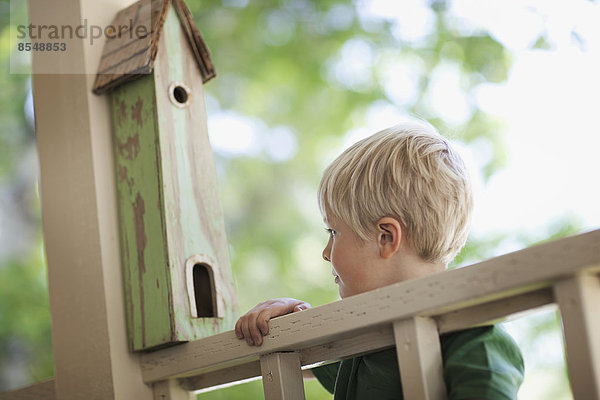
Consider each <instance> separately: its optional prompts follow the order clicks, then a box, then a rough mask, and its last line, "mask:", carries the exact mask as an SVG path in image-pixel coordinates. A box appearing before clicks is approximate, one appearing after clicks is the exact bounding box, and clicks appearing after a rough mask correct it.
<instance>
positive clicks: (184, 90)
mask: <svg viewBox="0 0 600 400" xmlns="http://www.w3.org/2000/svg"><path fill="white" fill-rule="evenodd" d="M191 97H192V92H191V90H190V88H188V87H187V86H186V85H185V84H183V83H181V82H174V83H172V84H171V86H169V99H170V100H171V103H173V104H174V105H176V106H177V107H180V108H185V107H187V106H188V105H189V104H190V100H191Z"/></svg>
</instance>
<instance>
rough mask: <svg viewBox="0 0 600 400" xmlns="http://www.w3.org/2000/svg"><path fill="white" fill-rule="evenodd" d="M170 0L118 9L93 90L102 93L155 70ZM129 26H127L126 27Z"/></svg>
mask: <svg viewBox="0 0 600 400" xmlns="http://www.w3.org/2000/svg"><path fill="white" fill-rule="evenodd" d="M170 5H171V0H140V1H138V2H137V3H135V4H133V5H131V6H129V7H127V8H125V9H123V10H121V11H119V13H118V14H117V15H116V17H115V18H114V20H113V21H112V22H111V24H110V25H111V26H112V27H114V28H115V31H114V32H113V33H109V35H110V37H109V38H108V39H107V40H106V44H105V46H104V51H103V54H102V58H101V60H100V65H99V66H98V74H97V76H96V82H95V83H94V88H93V90H94V93H96V94H100V93H104V92H107V91H109V90H111V89H114V88H116V87H118V86H121V85H122V84H124V83H126V82H130V81H132V80H135V79H138V78H139V77H141V76H143V75H145V74H149V73H150V72H152V67H153V65H154V60H155V58H156V54H157V50H158V42H159V38H160V35H161V33H162V26H163V23H164V20H165V17H166V12H167V10H168V9H169V7H170ZM123 27H126V29H123Z"/></svg>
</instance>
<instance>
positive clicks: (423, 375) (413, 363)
mask: <svg viewBox="0 0 600 400" xmlns="http://www.w3.org/2000/svg"><path fill="white" fill-rule="evenodd" d="M394 339H395V341H396V351H397V353H398V365H399V367H400V378H401V380H402V391H403V393H404V398H405V399H423V400H434V399H435V400H444V399H446V385H445V384H444V371H443V364H442V349H441V345H440V337H439V334H438V330H437V325H436V323H435V321H434V320H433V319H432V318H427V317H414V318H410V319H406V320H401V321H396V322H394Z"/></svg>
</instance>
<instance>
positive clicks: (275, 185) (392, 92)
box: [0, 0, 572, 399]
mask: <svg viewBox="0 0 600 400" xmlns="http://www.w3.org/2000/svg"><path fill="white" fill-rule="evenodd" d="M8 4H9V2H8V0H0V62H1V63H2V67H1V68H0V84H1V85H2V88H3V89H2V90H1V91H0V199H1V198H2V197H1V195H2V193H7V192H10V191H11V190H12V189H11V188H14V187H16V186H18V185H22V184H23V182H25V185H27V188H28V189H27V190H26V191H25V192H29V193H35V189H34V188H35V186H34V185H35V181H36V178H35V174H33V175H31V174H25V175H23V174H21V175H19V173H18V172H17V171H19V170H20V168H19V165H21V164H20V163H19V158H20V157H21V156H20V155H21V154H23V153H24V152H25V151H26V149H29V148H32V147H34V136H33V134H32V132H33V130H32V126H33V125H32V124H31V123H30V122H28V112H30V113H31V112H32V108H31V104H30V103H28V102H27V101H26V100H27V93H28V90H29V89H28V82H29V80H28V77H27V76H23V75H10V74H9V72H8V71H9V68H8V60H9V56H10V53H11V51H12V49H11V48H10V44H9V34H10V26H9V25H8V20H9V18H8V13H9V6H8ZM187 4H188V5H189V6H190V8H191V9H192V12H193V13H194V16H195V20H196V22H197V24H198V26H199V28H200V30H201V31H202V33H203V35H204V37H205V40H206V42H207V43H208V45H209V47H210V49H211V51H212V57H213V61H214V63H215V65H216V68H217V72H218V74H219V76H218V78H217V79H216V80H214V81H212V82H210V83H208V84H207V86H206V95H207V107H208V113H209V130H210V133H211V141H212V142H213V146H214V148H215V152H216V157H217V167H218V171H219V178H220V184H221V199H222V203H223V207H224V214H225V218H226V226H227V231H228V237H229V242H230V243H231V255H232V263H233V268H234V273H235V276H236V279H237V283H238V293H239V303H240V311H241V312H243V311H244V310H247V309H248V308H250V307H252V306H253V305H254V304H256V303H257V302H259V301H261V300H264V299H265V298H271V297H279V296H291V297H298V298H302V299H305V300H307V301H309V302H311V303H312V304H313V305H319V304H323V303H327V302H331V301H334V300H336V299H337V298H338V296H337V291H336V288H335V285H334V284H333V280H332V276H331V274H330V268H329V266H328V265H327V264H326V263H324V262H323V261H322V260H321V259H320V257H321V255H320V254H321V249H322V246H323V245H324V244H325V241H326V236H325V233H324V232H323V231H322V229H321V227H322V224H321V222H320V221H321V217H320V215H319V212H318V209H317V205H316V187H317V184H318V182H319V179H320V174H321V171H322V170H323V168H324V166H325V165H327V164H328V163H329V162H330V161H331V160H332V159H333V158H334V157H335V156H336V155H337V154H338V153H339V152H340V151H341V150H342V148H343V147H344V146H346V145H347V144H348V143H349V142H351V141H354V140H356V139H357V138H360V137H362V136H364V135H365V134H367V133H372V132H364V131H363V130H361V129H360V128H357V127H360V126H365V125H366V124H367V122H369V123H370V125H375V126H377V127H378V128H384V127H386V126H388V125H390V124H391V123H392V122H391V121H397V120H399V119H400V118H403V117H405V116H408V115H416V116H419V117H421V118H424V119H427V120H429V121H430V122H432V123H433V124H434V125H435V126H436V127H437V128H438V129H439V130H440V131H441V132H443V133H444V134H446V135H447V136H450V137H451V138H452V139H454V140H457V141H459V142H461V143H464V144H466V145H467V146H468V145H469V144H470V143H475V142H477V143H478V146H480V145H481V143H485V144H486V146H487V147H488V148H490V149H491V156H490V157H489V158H488V159H487V161H486V162H485V163H484V165H482V166H481V168H482V172H483V176H484V177H490V176H492V175H493V174H494V173H495V172H496V171H498V170H499V169H500V168H502V166H503V163H504V161H505V155H506V152H507V150H506V148H505V147H506V146H505V144H504V141H503V136H502V132H503V124H502V121H499V120H497V119H495V118H493V117H491V116H490V115H488V114H486V113H485V112H483V111H482V110H481V109H479V108H478V104H477V102H476V101H475V99H474V93H473V92H474V89H475V88H476V86H477V85H479V84H481V83H484V82H502V81H503V80H505V79H506V78H507V76H508V71H509V68H510V66H511V54H510V52H509V51H508V50H507V49H506V48H504V47H503V45H502V44H501V43H499V42H498V41H497V40H496V39H494V38H493V37H492V36H490V34H489V33H488V32H487V31H486V30H484V29H479V28H475V27H471V26H469V25H468V24H467V23H465V22H464V21H462V20H460V19H458V18H457V17H456V16H455V15H453V14H452V12H451V11H450V10H449V8H448V4H447V3H446V2H445V1H441V0H434V1H429V2H398V4H399V5H397V6H394V7H393V9H391V8H390V9H389V10H388V6H389V3H387V2H384V1H367V0H356V1H349V0H348V1H334V0H319V1H317V0H279V1H270V2H252V1H248V0H222V1H217V0H187ZM540 40H543V37H542V36H540ZM536 46H537V47H540V45H539V44H536ZM542 47H543V46H542ZM442 93H443V94H444V96H445V97H447V96H448V95H452V96H454V97H453V99H454V101H452V103H451V104H448V103H445V104H442V103H440V99H441V97H442V96H441V94H442ZM450 106H452V107H450ZM27 110H30V111H27ZM373 121H374V122H373ZM6 198H8V197H6ZM30 200H31V201H28V202H27V203H23V204H21V203H20V204H21V206H22V207H24V208H25V209H33V210H35V211H33V215H37V214H38V211H37V210H38V209H39V200H38V199H37V197H36V196H33V197H31V198H30ZM10 201H12V200H10ZM8 207H9V206H8V204H7V203H4V204H2V208H1V209H0V212H1V211H2V210H5V209H6V210H7V209H8ZM7 214H8V213H6V212H4V213H3V214H2V213H0V217H2V220H10V219H18V218H21V217H19V215H17V214H11V215H7ZM20 220H24V219H23V218H21V219H20ZM25 220H26V224H29V226H34V227H35V230H36V232H39V218H37V217H36V218H31V219H29V220H27V219H25ZM5 226H7V225H5V224H4V223H2V225H0V236H2V235H4V236H6V235H11V232H7V231H6V229H5ZM556 229H557V230H556V232H560V234H564V233H567V232H570V231H572V230H571V229H566V230H565V229H562V228H561V227H557V228H556ZM542 237H543V236H542ZM40 238H41V235H39V234H38V235H37V236H36V240H29V241H28V243H29V245H28V246H27V251H26V252H20V253H19V254H17V255H15V253H11V249H8V248H1V247H0V255H1V254H11V256H10V257H8V256H6V257H0V360H3V361H2V362H0V374H3V375H0V390H3V389H7V388H8V387H12V386H16V385H20V384H25V383H27V381H34V380H38V379H41V378H43V377H48V376H51V375H52V356H51V348H50V338H49V317H48V311H47V293H46V292H45V290H46V289H45V280H44V279H43V271H44V269H43V261H42V259H41V258H40V251H39V249H40ZM504 239H505V235H503V234H497V235H495V236H494V237H481V238H471V239H470V241H469V243H468V245H467V246H466V247H465V249H464V251H463V252H462V253H461V254H460V255H459V257H458V258H457V261H456V262H455V264H454V265H462V264H464V263H465V262H474V261H478V260H481V259H482V258H486V257H489V256H490V255H492V254H494V249H495V248H496V247H497V246H498V245H499V244H500V243H501V242H502V241H503V240H504ZM522 239H523V244H526V243H527V240H540V239H541V237H540V238H522ZM24 288H27V289H24ZM25 309H27V310H29V311H28V312H25ZM32 310H33V312H32ZM552 318H553V317H552ZM549 326H554V329H556V324H554V325H552V324H549ZM15 343H18V345H15ZM19 346H20V347H19ZM21 347H22V348H26V349H28V350H22V349H21V350H20V348H21ZM14 354H19V355H20V356H19V357H21V358H22V359H27V361H28V362H29V364H27V365H29V367H25V370H26V372H28V373H29V375H28V376H26V377H20V378H15V379H12V380H7V379H6V378H3V377H6V376H7V372H6V371H7V368H6V365H7V362H5V361H4V360H11V359H13V358H11V357H14ZM261 393H262V388H261V384H260V382H255V383H250V384H246V385H244V386H242V387H234V388H231V389H224V390H221V391H218V392H210V393H209V394H201V395H199V396H198V398H200V399H205V398H211V399H215V398H223V399H248V398H260V397H261V396H262V395H261ZM307 393H308V394H309V398H313V399H317V398H330V397H331V396H330V395H328V394H327V393H325V391H324V390H323V389H320V388H319V386H318V384H317V383H316V382H309V383H307Z"/></svg>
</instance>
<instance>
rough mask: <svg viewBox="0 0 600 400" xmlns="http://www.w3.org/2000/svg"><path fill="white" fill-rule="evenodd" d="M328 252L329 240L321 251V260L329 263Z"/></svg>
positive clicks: (329, 249)
mask: <svg viewBox="0 0 600 400" xmlns="http://www.w3.org/2000/svg"><path fill="white" fill-rule="evenodd" d="M330 251H331V240H330V241H329V242H327V246H325V248H324V249H323V260H325V261H327V262H331V260H330V259H329V254H330Z"/></svg>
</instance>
